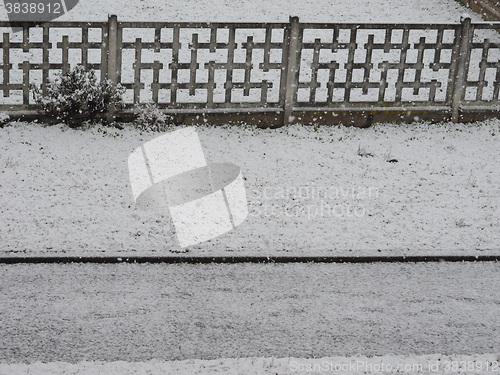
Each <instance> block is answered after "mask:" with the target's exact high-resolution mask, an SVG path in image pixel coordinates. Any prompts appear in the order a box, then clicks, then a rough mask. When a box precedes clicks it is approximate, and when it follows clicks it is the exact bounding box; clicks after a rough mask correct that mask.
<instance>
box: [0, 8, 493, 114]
mask: <svg viewBox="0 0 500 375" xmlns="http://www.w3.org/2000/svg"><path fill="white" fill-rule="evenodd" d="M10 27H22V28H23V31H22V32H18V33H13V32H12V30H11V29H10ZM0 29H2V32H3V41H2V47H1V48H2V51H3V53H2V60H1V64H0V70H1V71H2V73H3V74H2V79H1V81H0V91H2V92H3V97H2V99H1V100H0V109H3V110H27V109H33V99H32V98H30V93H29V87H30V85H31V84H36V85H41V86H42V89H43V90H45V87H46V84H47V81H48V79H53V78H54V77H55V76H56V74H57V73H59V72H61V71H62V72H65V71H67V70H68V69H70V67H71V66H72V65H74V64H81V65H83V66H85V67H86V68H87V69H94V70H97V71H98V72H100V75H101V77H102V78H104V77H106V78H109V79H111V80H113V81H115V82H117V83H121V84H122V85H123V86H124V87H126V89H127V91H126V93H125V100H126V102H127V103H128V107H129V108H132V107H133V105H134V104H136V103H143V102H149V101H152V102H154V103H157V104H158V105H159V107H160V108H163V109H166V110H168V111H171V112H194V113H197V112H200V113H202V112H211V111H212V112H214V111H215V112H237V111H242V110H244V111H256V112H258V111H262V112H275V113H279V114H280V115H281V114H283V117H282V118H283V121H284V122H285V123H287V122H289V121H292V120H293V118H294V116H293V114H294V113H295V112H297V111H318V110H325V111H361V110H367V109H370V108H372V109H373V108H379V109H383V110H390V109H399V110H403V109H404V110H406V109H408V108H409V109H412V108H419V109H425V110H429V111H433V110H445V111H448V112H449V113H450V114H451V117H452V119H454V120H458V116H459V112H460V111H462V110H464V109H467V108H475V109H476V110H477V109H478V108H490V109H491V108H492V107H496V106H498V105H499V91H500V38H499V36H500V34H498V31H500V22H498V23H493V22H490V23H474V24H473V23H471V20H470V18H464V19H463V20H462V22H461V23H457V24H434V25H426V24H393V25H389V24H313V23H306V24H302V23H300V22H299V19H298V18H296V17H293V18H290V23H265V24H257V23H248V24H245V23H227V24H222V23H161V22H118V20H117V19H116V17H113V16H112V17H110V18H109V20H108V22H50V23H45V24H43V25H41V26H37V25H36V24H34V23H28V22H24V23H21V22H18V23H12V22H10V23H9V22H0Z"/></svg>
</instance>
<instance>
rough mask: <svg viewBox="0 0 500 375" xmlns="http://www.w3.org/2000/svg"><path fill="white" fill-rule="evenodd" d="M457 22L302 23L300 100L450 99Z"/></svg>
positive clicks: (326, 103)
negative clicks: (442, 23) (425, 24)
mask: <svg viewBox="0 0 500 375" xmlns="http://www.w3.org/2000/svg"><path fill="white" fill-rule="evenodd" d="M457 38H458V27H454V26H453V25H452V26H445V25H438V26H432V27H431V26H427V27H425V28H424V27H421V28H419V27H415V25H412V26H408V25H402V26H396V25H324V27H322V28H318V25H313V24H312V25H302V29H301V34H300V41H301V59H300V74H299V86H298V87H299V89H298V97H297V102H298V103H297V104H298V105H299V106H305V107H307V106H325V107H332V106H338V104H339V103H343V104H344V105H345V106H349V105H350V104H353V105H356V104H358V103H362V104H364V105H366V104H368V103H369V104H371V105H377V106H387V105H388V104H390V105H393V106H398V105H412V104H413V103H415V102H419V103H422V102H426V103H428V104H429V105H443V103H445V102H449V100H450V95H451V92H450V90H449V87H450V81H451V80H452V78H453V77H454V64H453V61H454V59H455V58H456V55H457V51H458V43H457Z"/></svg>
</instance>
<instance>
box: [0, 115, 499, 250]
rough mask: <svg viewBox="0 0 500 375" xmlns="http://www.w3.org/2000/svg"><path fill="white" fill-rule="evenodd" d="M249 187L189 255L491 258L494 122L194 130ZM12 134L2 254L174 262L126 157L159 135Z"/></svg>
mask: <svg viewBox="0 0 500 375" xmlns="http://www.w3.org/2000/svg"><path fill="white" fill-rule="evenodd" d="M198 134H199V137H200V139H201V142H202V145H203V148H204V152H205V157H206V159H207V161H208V162H209V163H214V162H229V163H233V164H235V165H237V166H239V167H241V169H242V172H243V175H244V176H245V178H246V181H245V185H246V192H247V199H248V203H249V210H250V214H249V216H248V218H247V219H246V221H245V222H244V223H243V224H242V225H241V226H239V227H238V228H236V229H235V230H233V231H231V232H229V233H227V234H226V235H223V236H221V237H218V238H217V239H215V240H212V241H208V242H206V243H202V244H200V245H196V246H193V247H190V248H187V250H186V251H188V253H189V255H231V256H238V255H258V256H262V255H264V256H267V255H274V256H276V255H292V256H300V255H332V256H336V255H343V256H345V255H379V254H380V255H428V254H433V255H460V254H467V255H487V254H496V255H498V254H499V252H500V249H499V244H500V232H499V230H498V228H499V227H500V173H498V165H499V164H500V153H499V152H498V150H499V146H500V121H499V120H491V121H485V122H479V123H474V124H450V123H443V124H434V125H432V124H427V123H414V124H411V125H396V124H378V125H375V126H373V127H371V128H368V129H359V128H346V127H306V126H300V125H294V126H290V127H284V128H280V129H275V130H273V129H258V128H256V127H244V126H242V127H236V126H234V127H227V126H226V127H211V126H206V127H199V128H198ZM158 135H159V134H158V133H143V134H141V133H140V132H139V131H137V130H135V129H134V128H133V127H132V126H131V125H127V124H126V125H125V129H124V130H118V129H110V128H103V127H95V128H93V129H89V130H72V129H69V128H67V127H65V126H63V125H58V126H52V127H44V126H42V125H40V124H36V123H32V124H25V123H13V124H12V125H11V126H7V127H5V128H3V129H1V130H0V147H1V149H2V150H3V151H2V153H1V155H0V174H1V176H2V179H1V182H0V192H1V195H0V207H1V208H0V220H1V222H2V226H1V227H0V237H1V238H2V242H3V243H2V249H1V254H3V255H16V254H19V255H44V254H46V255H50V254H57V255H62V254H66V255H73V256H85V255H96V253H98V254H102V255H119V256H120V255H125V254H127V255H170V254H172V255H175V252H177V251H179V248H178V246H177V245H176V241H175V238H174V237H173V235H174V233H173V230H172V227H171V225H170V222H169V220H168V215H167V213H165V212H150V211H144V210H140V209H138V208H136V206H135V205H134V202H133V198H132V192H131V188H130V182H129V175H128V166H127V159H128V156H129V154H130V153H131V152H132V150H134V149H135V148H137V147H139V146H140V145H141V144H143V143H144V142H146V141H148V140H150V139H153V138H155V137H157V136H158Z"/></svg>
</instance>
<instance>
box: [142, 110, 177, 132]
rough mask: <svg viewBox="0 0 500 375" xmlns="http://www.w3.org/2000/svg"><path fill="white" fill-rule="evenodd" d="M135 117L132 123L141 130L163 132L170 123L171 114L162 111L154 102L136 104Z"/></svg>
mask: <svg viewBox="0 0 500 375" xmlns="http://www.w3.org/2000/svg"><path fill="white" fill-rule="evenodd" d="M136 108H137V118H136V119H135V122H134V125H135V127H136V129H139V130H142V131H153V132H163V131H166V130H167V129H168V127H169V125H170V124H171V123H172V116H168V115H166V114H165V113H163V112H162V111H161V110H160V109H159V108H158V107H157V106H156V105H155V104H153V103H146V104H142V105H137V106H136Z"/></svg>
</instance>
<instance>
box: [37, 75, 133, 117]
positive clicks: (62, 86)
mask: <svg viewBox="0 0 500 375" xmlns="http://www.w3.org/2000/svg"><path fill="white" fill-rule="evenodd" d="M32 90H33V97H34V99H35V103H36V104H38V105H39V106H40V107H41V108H42V109H43V110H44V111H45V112H47V113H48V114H49V115H51V116H52V117H54V118H56V119H57V120H60V121H62V122H64V123H66V124H68V125H70V126H78V125H80V124H81V123H82V122H83V121H86V120H87V121H91V122H94V121H95V119H96V117H97V116H98V115H99V114H103V113H106V112H107V110H108V106H109V105H114V106H115V108H121V107H122V106H123V99H122V95H123V93H124V92H125V89H124V88H123V87H122V86H121V85H119V84H118V85H116V84H115V83H113V82H111V81H110V80H103V81H101V82H99V81H98V80H97V77H96V75H95V72H94V71H92V70H91V71H85V69H84V68H83V67H82V66H76V67H75V68H74V69H72V70H69V71H68V72H66V73H64V74H60V75H59V77H58V78H57V79H56V80H54V81H51V82H49V83H48V84H47V94H46V95H45V96H44V95H43V94H42V92H41V89H40V88H38V87H32Z"/></svg>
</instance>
